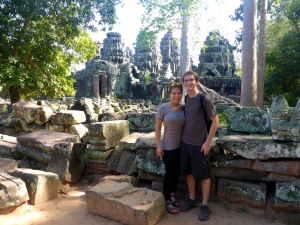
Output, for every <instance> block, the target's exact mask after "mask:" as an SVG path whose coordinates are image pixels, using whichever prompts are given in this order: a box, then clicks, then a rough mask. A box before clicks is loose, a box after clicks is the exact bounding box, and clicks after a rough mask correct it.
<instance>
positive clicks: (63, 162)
mask: <svg viewBox="0 0 300 225" xmlns="http://www.w3.org/2000/svg"><path fill="white" fill-rule="evenodd" d="M86 147H87V146H86V145H85V144H81V143H70V142H65V143H59V144H56V145H55V146H54V148H53V152H52V155H51V159H50V160H49V163H48V166H47V169H46V171H47V172H52V173H56V174H58V175H59V178H60V180H61V181H63V182H79V181H81V175H82V173H83V170H84V163H85V158H86V155H85V151H86Z"/></svg>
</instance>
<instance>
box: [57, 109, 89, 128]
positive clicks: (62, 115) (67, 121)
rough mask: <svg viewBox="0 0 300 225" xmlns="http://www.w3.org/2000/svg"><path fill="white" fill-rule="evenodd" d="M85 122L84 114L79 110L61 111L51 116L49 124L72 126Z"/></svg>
mask: <svg viewBox="0 0 300 225" xmlns="http://www.w3.org/2000/svg"><path fill="white" fill-rule="evenodd" d="M85 121H86V116H85V113H84V112H83V111H79V110H62V111H60V112H58V113H55V114H53V115H52V116H51V122H52V123H53V124H60V125H73V124H79V123H83V122H85Z"/></svg>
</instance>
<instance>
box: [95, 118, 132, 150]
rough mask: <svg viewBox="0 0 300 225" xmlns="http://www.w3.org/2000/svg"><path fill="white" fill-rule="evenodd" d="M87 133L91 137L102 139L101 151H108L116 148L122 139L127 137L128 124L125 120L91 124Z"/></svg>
mask: <svg viewBox="0 0 300 225" xmlns="http://www.w3.org/2000/svg"><path fill="white" fill-rule="evenodd" d="M89 131H90V134H91V136H92V137H99V139H104V140H105V145H104V148H105V149H101V150H108V149H111V148H114V147H116V146H117V145H118V144H119V141H120V140H121V139H122V138H124V137H126V136H127V135H129V124H128V121H127V120H116V121H107V122H98V123H92V124H90V125H89ZM100 137H101V138H100Z"/></svg>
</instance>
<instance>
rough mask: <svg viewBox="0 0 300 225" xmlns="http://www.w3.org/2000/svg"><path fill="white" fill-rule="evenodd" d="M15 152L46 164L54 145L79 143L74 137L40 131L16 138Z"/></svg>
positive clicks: (76, 137)
mask: <svg viewBox="0 0 300 225" xmlns="http://www.w3.org/2000/svg"><path fill="white" fill-rule="evenodd" d="M17 141H18V144H17V151H18V152H20V153H21V154H23V155H25V156H28V157H29V158H32V159H34V160H36V161H38V162H41V163H43V164H47V163H48V161H49V159H50V157H51V154H52V151H53V148H54V145H55V144H57V143H60V142H75V143H76V142H79V138H78V136H76V135H71V134H67V133H61V132H54V131H50V130H40V131H36V132H33V133H30V134H25V135H21V136H19V137H17Z"/></svg>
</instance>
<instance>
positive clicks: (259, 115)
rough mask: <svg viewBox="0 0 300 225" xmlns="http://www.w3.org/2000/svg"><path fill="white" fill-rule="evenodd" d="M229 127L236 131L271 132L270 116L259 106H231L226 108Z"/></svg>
mask: <svg viewBox="0 0 300 225" xmlns="http://www.w3.org/2000/svg"><path fill="white" fill-rule="evenodd" d="M226 113H227V115H228V116H227V122H228V129H229V130H230V131H236V132H249V133H261V134H270V133H271V127H270V116H269V114H268V112H267V111H266V110H260V109H259V108H257V107H245V106H244V107H233V106H232V107H229V108H228V109H227V110H226Z"/></svg>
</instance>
